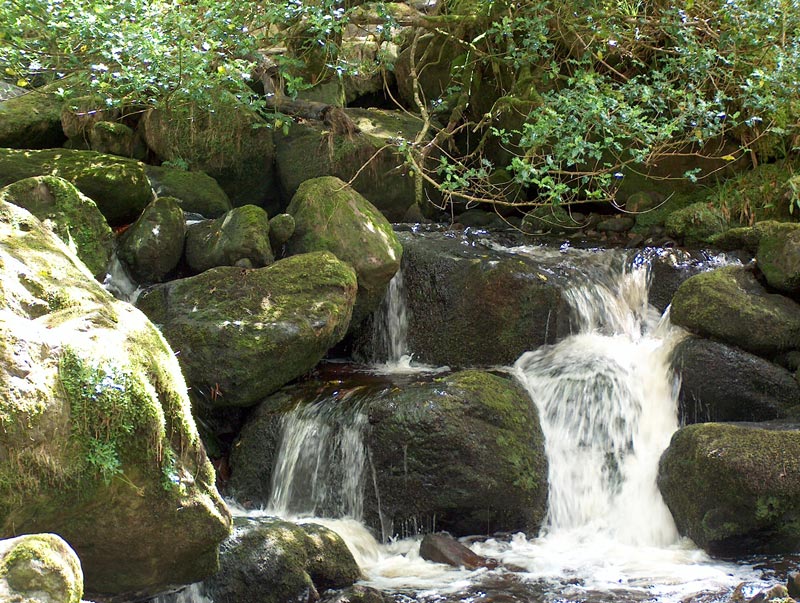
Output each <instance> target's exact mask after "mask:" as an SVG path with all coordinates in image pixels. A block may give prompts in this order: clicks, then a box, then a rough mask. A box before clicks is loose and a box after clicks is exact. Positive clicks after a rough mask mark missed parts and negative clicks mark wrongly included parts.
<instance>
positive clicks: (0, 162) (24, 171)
mask: <svg viewBox="0 0 800 603" xmlns="http://www.w3.org/2000/svg"><path fill="white" fill-rule="evenodd" d="M48 174H50V175H53V176H59V177H61V178H64V179H65V180H68V181H69V182H71V183H72V184H74V185H75V187H76V188H77V189H78V190H79V191H81V192H82V193H83V194H84V195H86V196H87V197H89V198H90V199H91V200H92V201H94V202H95V203H96V204H97V207H98V208H99V209H100V211H101V213H102V214H103V215H104V216H105V217H106V220H107V221H108V222H109V224H111V225H112V226H113V225H116V224H124V223H127V222H131V221H133V220H135V219H136V218H137V217H138V216H139V214H140V213H141V212H142V210H143V209H144V208H145V207H147V204H148V203H150V201H152V200H153V197H154V195H153V189H152V188H151V187H150V181H149V180H148V179H147V174H146V173H145V166H144V164H143V163H141V162H139V161H134V160H133V159H125V158H122V157H116V156H114V155H103V154H102V153H95V152H94V151H73V150H69V149H44V150H40V151H24V150H13V149H0V186H6V185H8V184H11V183H13V182H16V181H18V180H22V179H23V178H30V177H33V176H44V175H48Z"/></svg>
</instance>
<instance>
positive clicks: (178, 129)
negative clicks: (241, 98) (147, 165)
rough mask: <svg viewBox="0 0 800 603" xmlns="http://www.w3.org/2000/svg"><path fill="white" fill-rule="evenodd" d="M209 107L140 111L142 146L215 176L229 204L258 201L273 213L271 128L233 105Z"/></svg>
mask: <svg viewBox="0 0 800 603" xmlns="http://www.w3.org/2000/svg"><path fill="white" fill-rule="evenodd" d="M227 102H229V103H231V104H229V105H228V106H225V107H222V106H221V107H217V108H216V109H215V110H209V109H206V108H200V107H193V106H189V107H183V106H182V107H172V108H170V107H162V108H159V109H158V110H155V109H153V110H150V111H148V112H147V113H145V115H144V117H143V119H142V124H143V131H144V139H145V141H146V142H147V146H148V147H150V149H151V150H152V151H153V152H154V153H155V154H156V155H157V156H158V157H160V158H161V159H162V160H165V161H174V162H183V163H184V164H186V165H187V166H188V167H189V169H191V170H200V171H203V172H205V173H206V174H208V175H209V176H211V177H212V178H214V179H215V180H216V181H217V182H218V183H219V186H220V187H221V188H222V190H224V191H225V193H226V194H227V195H228V197H229V198H230V200H231V203H233V205H234V206H239V205H247V204H252V205H260V206H263V207H266V208H267V209H269V210H270V211H274V209H275V207H274V205H272V204H273V202H274V201H275V200H276V194H275V193H276V192H277V190H276V187H275V182H274V179H275V175H274V173H275V167H274V161H275V146H274V144H273V142H272V128H270V127H268V124H267V123H266V122H265V121H264V120H263V119H261V118H260V117H259V116H258V115H256V114H255V113H254V112H253V111H252V110H251V109H249V108H247V107H245V106H243V105H241V104H238V103H236V102H235V101H233V100H232V99H231V100H230V101H227Z"/></svg>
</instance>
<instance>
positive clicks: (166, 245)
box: [117, 197, 186, 283]
mask: <svg viewBox="0 0 800 603" xmlns="http://www.w3.org/2000/svg"><path fill="white" fill-rule="evenodd" d="M185 238H186V219H185V218H184V215H183V210H182V209H181V207H180V203H179V201H178V200H177V199H175V198H174V197H159V198H157V199H156V200H155V201H153V202H152V203H151V204H150V205H148V206H147V207H146V208H145V210H144V211H143V212H142V215H141V216H139V218H138V219H137V220H136V222H134V223H133V224H132V225H131V227H130V228H128V229H127V230H126V231H125V232H124V233H123V234H122V236H120V238H119V241H118V246H117V257H119V259H120V260H122V261H123V262H124V263H125V265H126V266H127V267H128V269H129V270H130V273H131V276H133V278H134V279H136V281H137V282H139V283H158V282H161V281H163V280H164V278H165V277H166V276H167V275H168V274H169V273H170V272H172V271H173V270H175V268H176V267H177V266H178V262H180V261H181V257H183V244H184V240H185Z"/></svg>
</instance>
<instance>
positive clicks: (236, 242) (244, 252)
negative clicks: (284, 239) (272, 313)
mask: <svg viewBox="0 0 800 603" xmlns="http://www.w3.org/2000/svg"><path fill="white" fill-rule="evenodd" d="M273 260H274V257H273V255H272V247H271V246H270V242H269V216H268V215H267V212H265V211H264V210H263V209H261V208H260V207H257V206H255V205H244V206H242V207H237V208H234V209H232V210H231V211H229V212H228V213H226V214H225V215H224V216H222V217H220V218H217V219H216V220H205V221H202V222H196V223H194V224H191V225H190V226H189V228H188V232H187V235H186V262H187V263H188V264H189V267H190V268H191V269H192V270H194V271H195V272H203V271H204V270H208V269H209V268H214V267H215V266H239V267H240V268H263V267H264V266H267V265H269V264H271V263H272V262H273Z"/></svg>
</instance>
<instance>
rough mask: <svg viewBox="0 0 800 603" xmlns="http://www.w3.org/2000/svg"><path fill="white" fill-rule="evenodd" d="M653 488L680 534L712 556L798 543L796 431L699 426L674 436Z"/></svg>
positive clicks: (799, 442)
mask: <svg viewBox="0 0 800 603" xmlns="http://www.w3.org/2000/svg"><path fill="white" fill-rule="evenodd" d="M658 485H659V488H660V489H661V493H662V494H663V496H664V501H665V502H666V503H667V506H668V507H669V509H670V511H671V512H672V516H673V517H674V518H675V523H676V525H677V526H678V530H679V531H680V533H681V534H683V535H686V536H689V537H690V538H691V539H692V540H694V541H695V543H697V545H698V546H700V547H702V548H703V549H705V550H706V551H708V552H710V553H711V554H714V555H722V556H737V557H741V556H745V555H751V554H754V553H764V552H772V553H780V552H792V551H796V550H797V548H798V546H800V432H798V431H796V430H794V429H784V428H781V427H780V426H775V425H770V424H764V423H761V424H758V423H756V424H735V423H704V424H699V425H690V426H688V427H684V428H683V429H680V430H679V431H677V432H676V433H675V435H674V436H673V437H672V442H671V443H670V445H669V448H667V450H666V451H665V452H664V454H663V456H662V457H661V462H660V464H659V473H658Z"/></svg>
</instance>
